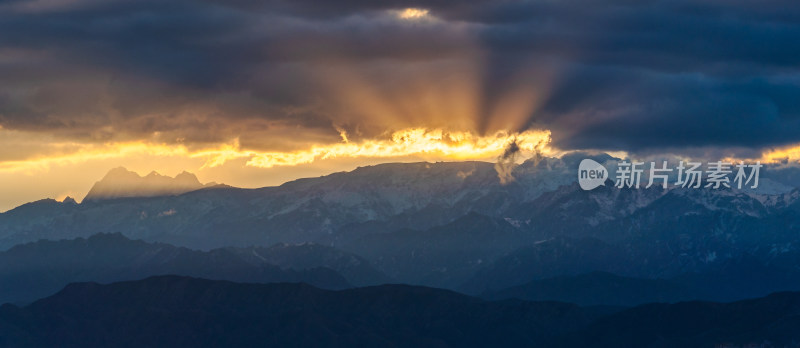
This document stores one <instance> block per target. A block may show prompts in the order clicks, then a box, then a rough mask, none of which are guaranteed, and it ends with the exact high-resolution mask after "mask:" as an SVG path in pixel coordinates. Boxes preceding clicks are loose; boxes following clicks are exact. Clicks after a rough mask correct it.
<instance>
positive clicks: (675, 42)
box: [0, 0, 800, 152]
mask: <svg viewBox="0 0 800 348" xmlns="http://www.w3.org/2000/svg"><path fill="white" fill-rule="evenodd" d="M407 7H419V8H425V9H429V10H430V13H431V15H432V16H435V17H436V18H437V19H435V20H424V21H416V22H415V21H402V20H399V19H398V18H396V13H395V14H392V13H390V12H389V11H391V10H401V9H403V8H407ZM0 33H2V34H0V125H2V126H3V127H4V128H6V129H24V130H29V131H40V132H51V133H55V134H57V135H59V136H66V137H73V138H80V139H84V140H86V139H88V140H100V141H105V140H109V139H120V138H123V139H128V138H134V139H135V138H141V137H146V136H151V135H152V134H154V133H156V132H158V133H159V134H162V136H163V137H165V140H168V141H169V140H172V139H181V140H182V141H189V142H214V141H224V140H226V139H230V138H232V137H237V136H241V137H242V138H243V142H244V143H252V144H255V145H262V146H277V145H276V144H280V143H281V139H278V138H275V139H270V140H264V139H265V138H267V137H264V136H263V133H262V132H266V131H269V130H270V129H274V128H275V127H284V128H286V127H288V128H299V129H307V130H309V131H310V134H312V135H310V136H309V138H310V139H313V140H319V141H324V140H326V139H328V140H331V141H336V140H337V139H338V133H337V132H336V130H335V128H336V127H339V126H347V127H350V128H348V133H351V134H353V136H357V134H358V132H355V129H358V130H360V131H364V132H367V131H366V130H367V129H370V126H371V125H370V123H371V122H372V123H375V122H379V121H380V122H389V121H386V120H379V119H380V116H381V115H378V116H376V115H374V113H370V112H368V111H363V112H360V111H358V107H355V106H353V105H347V104H346V103H345V102H343V101H341V100H340V99H341V98H340V96H339V95H338V94H335V93H332V90H333V91H334V92H335V88H331V86H337V84H341V88H351V87H352V86H350V85H348V84H347V82H349V83H352V82H353V81H339V80H337V79H338V78H341V74H340V73H341V70H343V68H340V65H338V64H341V65H342V66H344V67H346V68H347V70H354V71H350V72H349V74H350V75H352V74H356V75H360V76H359V77H361V78H363V80H365V81H367V82H368V83H375V84H380V86H377V85H376V86H375V88H376V89H381V94H382V95H386V96H387V97H386V98H387V99H392V97H393V96H397V95H402V94H403V93H405V91H403V90H400V88H399V87H394V88H396V89H397V90H392V88H393V87H392V86H405V85H404V84H402V83H397V81H398V79H403V78H406V77H407V76H408V75H409V74H414V73H415V72H416V73H419V74H423V73H424V74H425V75H431V73H430V69H427V70H426V69H420V68H418V66H421V65H425V64H431V62H437V61H438V62H442V61H444V62H447V61H452V62H454V64H457V63H458V62H461V63H463V62H478V63H479V64H480V65H481V66H480V67H478V68H476V69H477V70H479V71H477V72H475V75H476V76H478V78H479V79H480V81H479V85H480V86H481V93H482V95H480V96H465V97H470V98H480V99H481V100H480V103H481V104H482V108H481V110H483V111H482V113H483V114H486V115H483V117H489V116H487V115H488V114H489V110H490V109H492V107H494V106H496V105H495V104H496V103H498V100H502V98H503V96H504V95H505V94H507V93H509V92H513V91H511V89H514V88H517V87H519V85H520V83H525V81H527V80H526V79H530V80H531V81H530V83H531V84H537V85H541V84H542V82H541V80H543V79H539V78H538V77H537V75H536V74H535V73H531V71H538V70H537V69H539V70H546V71H555V73H554V76H553V77H551V78H549V79H547V81H546V82H547V83H546V84H547V87H548V90H547V91H543V92H546V93H544V94H546V95H545V97H544V100H542V102H541V103H540V105H538V106H537V108H536V110H533V111H532V112H531V113H530V114H529V115H523V117H524V119H525V120H526V121H525V122H522V123H523V124H525V125H526V126H532V127H542V128H548V129H551V130H552V131H553V138H554V141H555V145H556V146H558V147H561V148H565V149H574V148H593V149H608V150H627V151H632V152H637V151H642V152H653V151H657V150H658V149H660V148H670V149H674V148H681V147H687V148H688V147H703V146H711V147H713V146H718V147H729V148H761V147H769V146H777V145H781V144H787V143H797V142H800V98H798V97H797V96H798V95H800V74H799V72H798V67H800V66H799V65H798V62H800V45H798V44H797V43H798V42H800V5H797V4H796V3H795V2H792V1H774V2H769V3H753V2H745V1H691V2H690V1H653V2H641V1H628V0H607V1H588V0H581V1H544V0H542V1H499V2H498V1H443V0H430V1H401V0H396V1H367V0H350V1H323V0H297V1H288V0H273V1H266V2H264V1H244V0H241V1H185V0H180V1H168V2H164V1H147V0H145V1H132V0H117V1H95V0H73V1H63V2H59V1H28V0H16V1H0ZM343 62H344V63H343ZM543 66H544V67H546V68H541V67H543ZM331 71H334V72H336V73H337V74H331V75H330V76H328V75H326V73H327V72H331ZM437 71H438V72H437ZM437 71H434V72H433V74H432V75H433V76H425V77H426V78H431V79H434V80H437V79H438V80H446V79H448V78H451V76H450V75H454V74H465V73H467V72H464V71H460V70H458V69H450V70H447V71H446V69H439V70H437ZM437 74H438V75H437ZM520 76H522V78H520ZM350 77H352V76H350ZM367 77H369V78H367ZM509 80H515V83H514V84H509V83H508V81H509ZM376 81H377V82H376ZM540 92H542V91H540ZM531 97H532V98H533V97H534V96H531ZM351 102H352V101H351ZM490 121H491V120H487V119H483V120H477V121H476V124H475V130H477V131H490V129H487V128H486V127H488V125H491V124H492V122H490ZM380 126H386V124H380V125H378V126H377V128H380ZM420 126H424V124H423V125H420ZM351 128H352V129H351ZM364 135H365V136H369V135H370V134H364ZM326 137H327V138H326Z"/></svg>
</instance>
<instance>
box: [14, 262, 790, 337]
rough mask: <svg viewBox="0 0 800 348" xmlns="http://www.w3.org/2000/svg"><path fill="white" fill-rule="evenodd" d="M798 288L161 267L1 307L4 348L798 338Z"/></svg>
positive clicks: (79, 284) (82, 284) (67, 288)
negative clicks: (631, 301)
mask: <svg viewBox="0 0 800 348" xmlns="http://www.w3.org/2000/svg"><path fill="white" fill-rule="evenodd" d="M798 326H800V293H796V292H792V293H790V292H787V293H776V294H772V295H770V296H767V297H764V298H758V299H752V300H746V301H739V302H733V303H713V302H696V301H695V302H681V303H676V304H647V305H642V306H637V307H634V308H630V309H619V308H609V307H580V306H577V305H574V304H568V303H561V302H528V301H518V300H506V301H485V300H481V299H478V298H474V297H469V296H465V295H462V294H458V293H454V292H451V291H447V290H441V289H433V288H425V287H414V286H408V285H382V286H375V287H365V288H359V289H351V290H343V291H330V290H322V289H318V288H315V287H312V286H310V285H305V284H292V283H277V284H241V283H233V282H227V281H211V280H203V279H196V278H187V277H176V276H160V277H151V278H147V279H144V280H140V281H131V282H119V283H113V284H109V285H100V284H97V283H74V284H70V285H69V286H67V287H65V288H64V289H63V290H61V291H60V292H58V293H57V294H55V295H53V296H50V297H47V298H44V299H42V300H39V301H36V302H34V303H32V304H30V305H27V306H24V307H18V306H14V305H8V304H6V305H3V306H2V307H0V345H3V346H53V345H58V346H61V347H77V346H80V347H93V346H115V347H127V346H193V347H201V346H215V347H216V346H255V345H264V344H269V345H276V346H294V347H307V346H314V347H318V346H330V347H339V346H342V347H344V346H348V347H351V346H393V347H420V346H426V347H434V346H435V347H449V346H458V347H486V346H504V347H507V346H528V347H556V346H557V347H585V346H592V347H710V346H721V345H724V344H728V346H744V345H753V344H754V345H756V346H759V345H761V346H770V347H782V346H796V345H797V342H800V331H798V330H797V327H798Z"/></svg>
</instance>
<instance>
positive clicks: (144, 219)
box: [0, 155, 800, 305]
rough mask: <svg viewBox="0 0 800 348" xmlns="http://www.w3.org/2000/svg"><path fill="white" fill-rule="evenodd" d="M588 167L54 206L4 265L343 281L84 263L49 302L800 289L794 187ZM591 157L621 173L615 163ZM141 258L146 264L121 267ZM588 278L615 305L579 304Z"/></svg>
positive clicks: (441, 171)
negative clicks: (124, 284)
mask: <svg viewBox="0 0 800 348" xmlns="http://www.w3.org/2000/svg"><path fill="white" fill-rule="evenodd" d="M580 157H582V155H581V156H578V155H574V156H564V157H562V158H537V159H535V160H528V161H526V162H524V163H522V164H520V165H519V166H517V167H515V168H514V170H513V171H512V175H513V177H514V180H512V181H510V182H507V183H505V184H503V183H500V181H499V180H498V177H497V172H496V171H495V169H494V166H493V164H491V163H484V162H449V163H444V162H441V163H389V164H382V165H376V166H369V167H361V168H358V169H356V170H354V171H351V172H342V173H334V174H331V175H327V176H323V177H319V178H308V179H300V180H296V181H292V182H288V183H286V184H284V185H281V186H277V187H265V188H260V189H240V188H234V187H230V186H213V187H206V186H202V187H200V186H197V185H194V184H193V185H194V186H192V187H194V188H196V189H194V190H192V191H190V192H185V193H173V194H167V195H160V196H154V197H114V198H104V199H88V200H87V199H84V201H83V202H81V203H80V204H78V203H76V202H75V201H72V200H69V201H67V200H65V201H64V202H57V201H55V200H41V201H37V202H32V203H29V204H25V205H22V206H20V207H17V208H15V209H12V210H10V211H8V212H5V213H2V214H0V249H7V251H6V252H5V253H3V254H2V255H5V256H3V257H7V259H6V260H8V261H6V263H7V264H14V263H28V262H29V261H25V262H22V261H16V260H18V259H19V260H26V259H25V258H24V257H22V256H10V255H21V254H17V252H16V251H15V252H13V253H12V251H14V248H17V247H14V246H19V248H21V247H23V246H24V245H23V246H20V245H21V244H24V243H32V242H36V241H39V240H51V241H52V240H61V242H54V243H62V244H59V246H58V247H57V248H64V249H65V250H71V249H70V248H69V247H68V246H67V245H68V244H69V240H79V241H80V240H84V241H88V240H92V238H95V237H92V236H94V235H97V234H104V233H119V234H120V235H119V236H117V237H115V238H118V239H119V238H121V237H122V236H124V238H125V239H130V240H128V241H127V242H131V243H144V244H146V245H150V246H153V245H156V246H158V247H159V248H174V249H175V250H181V255H192V257H198V258H199V259H205V258H211V259H214V260H218V259H216V257H217V256H215V255H226V256H225V258H228V259H230V260H235V265H236V266H230V267H234V268H239V269H245V268H244V267H254V266H253V265H256V266H255V267H268V268H270V269H278V270H281V271H285V270H289V271H292V272H306V271H308V270H310V269H315V268H325V269H327V270H328V271H330V272H332V273H335V275H336V276H337V277H339V278H340V279H344V282H338V283H337V284H338V285H336V284H329V283H317V281H318V280H317V279H315V278H314V277H311V278H307V279H306V278H303V277H297V276H295V278H291V277H286V276H281V277H271V278H270V277H264V278H263V279H246V278H224V277H219V276H212V275H213V274H209V273H208V271H206V270H198V269H192V270H189V271H187V270H183V271H182V272H177V271H176V270H175V269H174V268H168V267H165V266H159V267H161V268H158V267H149V268H148V267H145V268H143V269H146V270H147V271H140V272H138V273H136V272H133V271H131V270H127V269H125V270H124V271H120V272H118V273H119V274H123V275H126V276H125V277H122V278H112V277H105V276H98V273H96V272H97V271H96V270H95V269H94V268H92V267H90V266H91V263H86V264H84V265H81V266H80V267H78V266H76V268H75V269H81V272H86V273H85V274H86V275H87V276H85V277H64V278H58V281H57V282H53V283H52V284H51V285H49V286H48V287H43V288H46V289H47V290H46V291H42V292H39V293H38V294H39V295H46V294H49V293H52V292H54V291H56V290H58V288H59V287H60V286H63V285H64V284H66V283H68V282H73V281H89V280H92V281H103V282H107V281H115V280H131V279H138V278H141V277H144V276H147V275H156V274H168V273H171V272H172V273H176V274H182V275H190V276H199V277H206V278H213V279H230V280H237V281H275V280H277V281H280V280H281V279H284V280H293V281H307V282H310V283H313V284H316V285H320V286H323V287H330V288H337V287H347V286H365V285H374V284H382V283H405V284H414V285H424V286H430V287H439V288H446V289H450V290H455V291H459V292H463V293H467V294H470V295H475V296H478V295H480V296H487V298H509V297H518V298H525V299H535V300H542V299H558V300H564V301H572V302H576V303H580V304H614V305H618V304H619V305H636V304H641V303H644V302H648V301H666V302H674V301H681V300H690V299H703V300H713V301H734V300H740V299H744V298H751V297H757V296H765V295H767V294H769V293H771V292H775V291H783V290H800V282H798V281H797V280H796V279H800V277H798V273H799V272H800V249H798V245H800V237H799V236H800V231H799V230H798V229H800V223H799V222H800V190H799V189H797V188H794V187H791V186H790V185H788V184H790V183H791V181H786V180H783V179H785V178H783V179H782V180H783V181H775V180H772V179H770V178H771V177H765V178H762V182H763V183H764V185H765V186H764V189H763V190H731V189H724V190H710V189H684V188H680V187H677V188H673V187H671V188H669V189H663V188H661V187H660V186H656V187H652V188H649V189H644V188H641V189H628V188H625V189H620V188H616V187H614V185H612V184H611V183H610V182H609V183H607V185H605V186H602V187H600V188H598V189H595V190H592V191H584V190H582V189H580V187H579V186H578V185H577V183H576V182H575V177H576V172H575V169H576V168H577V162H578V159H579V158H580ZM592 158H595V159H596V160H598V161H600V162H601V163H604V164H605V165H606V166H607V167H609V168H612V167H613V166H614V165H615V161H616V159H614V158H612V157H610V156H607V155H603V156H594V157H592ZM112 172H114V175H111V173H110V174H109V175H107V176H106V178H104V179H103V180H101V182H105V184H104V185H106V184H107V185H111V186H118V187H120V188H121V191H125V190H130V188H131V187H132V186H126V185H127V184H126V181H125V180H122V181H116V180H115V178H117V177H118V176H119V177H127V176H130V177H133V176H136V177H138V178H140V179H142V178H141V177H139V176H138V175H136V174H132V175H131V174H130V173H129V172H127V171H126V170H123V169H115V170H112ZM126 173H127V174H126ZM154 177H155V176H154ZM179 177H181V175H179ZM183 177H187V178H188V175H183ZM773 177H774V176H773ZM145 179H146V178H145ZM147 180H149V179H147ZM172 180H177V179H172ZM771 180H772V181H771ZM776 180H777V179H776ZM134 181H135V180H134ZM190 181H191V182H197V180H196V178H195V179H194V180H187V182H190ZM198 184H199V182H198ZM123 189H124V190H123ZM93 190H94V189H93ZM104 238H108V237H104ZM118 242H119V241H118ZM127 242H120V244H125V243H127ZM41 243H45V242H41ZM33 245H35V244H33ZM53 245H55V244H53ZM28 248H31V246H30V245H29V246H28ZM95 248H96V249H98V250H104V249H113V248H117V247H116V246H113V247H112V246H105V247H102V246H96V247H95ZM121 248H125V247H121ZM148 248H149V247H148ZM23 249H24V248H23ZM145 249H147V248H143V249H142V250H145ZM98 252H100V251H98ZM64 253H65V254H70V253H87V251H78V250H77V249H75V250H72V251H65V252H64ZM33 254H37V253H35V252H34V253H33ZM38 254H39V255H42V253H38ZM140 254H146V253H144V252H141V253H140ZM131 255H139V254H136V253H132V254H131ZM148 255H149V254H148ZM40 257H42V258H43V259H47V257H44V256H40ZM139 257H142V258H144V259H147V257H149V256H147V257H145V256H130V257H129V259H128V260H125V261H120V262H119V263H118V264H119V265H125V264H128V263H130V262H132V261H131V260H138V258H139ZM223 259H224V258H223ZM53 262H55V263H58V262H61V261H53ZM96 262H98V263H102V259H101V258H98V259H97V261H96ZM203 262H206V261H203ZM231 262H233V261H231ZM166 264H167V265H169V263H166ZM197 264H202V262H200V261H198V262H197ZM159 265H160V264H159ZM239 265H241V266H239ZM120 267H121V268H120V269H124V267H122V266H120ZM215 267H216V266H215ZM220 267H222V266H220ZM226 267H227V266H226ZM210 269H214V267H211V268H210ZM20 272H22V271H20ZM25 272H28V271H25ZM36 272H38V271H36V270H30V273H31V274H36ZM203 272H206V273H203ZM598 274H609V275H610V277H604V276H597V275H598ZM591 275H593V276H591ZM587 277H588V278H587ZM614 277H620V278H614ZM330 279H332V278H330ZM558 279H560V280H558ZM587 279H588V280H589V281H591V282H595V283H596V286H597V288H598V289H601V290H602V291H606V292H609V293H612V295H610V296H605V297H603V296H595V297H592V296H593V295H592V294H587V293H580V292H573V293H571V291H577V290H580V287H581V285H580V284H585V282H586V281H587ZM554 284H555V285H554ZM648 284H650V285H648ZM652 284H659V286H661V285H665V284H672V285H670V287H668V289H671V288H674V289H673V290H674V291H673V290H669V291H666V290H665V292H664V293H658V292H650V291H649V290H647V289H651V288H652V287H653V286H652ZM556 285H558V286H556ZM615 286H620V287H624V288H625V289H622V290H621V291H619V293H620V294H625V293H626V291H627V293H629V294H630V292H632V291H643V292H644V293H643V294H642V295H641V296H622V295H614V294H613V293H614V291H612V289H614V287H615ZM548 287H549V288H548ZM546 289H550V290H546ZM637 289H639V290H637ZM15 291H17V290H15ZM567 294H573V295H572V297H569V296H566V295H567ZM561 295H564V296H561ZM7 298H8V299H10V300H13V301H26V300H31V299H32V298H24V299H23V298H17V297H14V296H9V297H7Z"/></svg>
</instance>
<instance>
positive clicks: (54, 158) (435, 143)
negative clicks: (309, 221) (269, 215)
mask: <svg viewBox="0 0 800 348" xmlns="http://www.w3.org/2000/svg"><path fill="white" fill-rule="evenodd" d="M514 141H515V142H517V145H518V146H519V147H520V149H521V150H522V151H523V153H529V154H531V153H536V152H538V153H540V154H544V155H547V154H553V153H554V152H553V150H552V149H550V147H549V143H550V131H548V130H528V131H524V132H518V133H511V132H507V131H498V132H496V133H494V134H492V135H487V136H478V135H476V134H474V133H471V132H462V131H452V132H451V131H445V130H442V129H425V128H408V129H403V130H399V131H396V132H393V133H391V134H387V136H386V137H384V138H381V139H369V140H362V141H359V142H354V141H347V138H346V135H344V134H343V142H341V143H334V144H320V145H314V146H312V147H310V148H308V149H302V150H297V151H288V152H269V151H267V152H265V151H258V150H252V149H243V148H242V147H241V146H240V144H239V140H238V139H234V140H233V141H231V142H230V143H228V144H218V145H215V146H213V147H208V148H202V149H190V148H188V147H186V146H185V145H182V144H178V145H169V144H156V143H149V142H119V143H105V144H83V143H73V142H67V143H55V144H51V145H50V146H51V148H52V149H54V151H52V152H51V153H50V154H42V155H39V156H35V157H32V158H29V159H23V160H10V161H0V172H27V173H32V172H37V171H44V170H47V169H49V168H50V167H51V166H57V165H70V164H77V163H83V162H87V161H92V160H103V159H110V158H124V157H127V156H134V155H147V156H153V157H182V158H197V159H201V160H203V161H204V164H203V167H202V168H213V167H218V166H221V165H223V164H225V163H226V162H227V161H230V160H234V159H247V162H246V165H247V166H250V167H257V168H271V167H275V166H296V165H300V164H307V163H313V162H315V161H318V160H325V159H334V158H393V157H398V158H399V157H404V156H421V157H425V158H430V159H437V160H446V159H451V160H494V159H495V158H496V157H497V156H498V155H500V154H501V153H502V152H503V150H504V149H505V148H506V147H507V146H508V145H509V144H510V143H511V142H514ZM58 149H62V150H60V151H59V150H58ZM66 149H69V150H66Z"/></svg>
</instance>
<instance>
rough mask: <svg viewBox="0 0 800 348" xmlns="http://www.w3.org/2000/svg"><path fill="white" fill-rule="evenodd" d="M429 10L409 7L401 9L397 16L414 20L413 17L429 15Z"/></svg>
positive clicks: (418, 17) (419, 17)
mask: <svg viewBox="0 0 800 348" xmlns="http://www.w3.org/2000/svg"><path fill="white" fill-rule="evenodd" d="M429 12H430V11H428V10H426V9H424V8H414V7H409V8H407V9H404V10H401V11H400V12H399V13H398V15H397V16H398V17H400V18H401V19H406V20H413V19H421V18H425V17H428V13H429Z"/></svg>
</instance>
